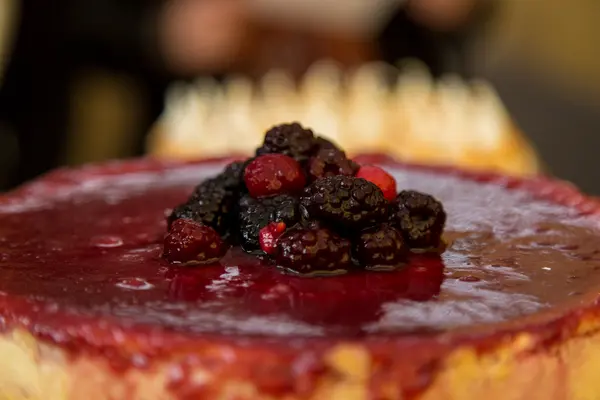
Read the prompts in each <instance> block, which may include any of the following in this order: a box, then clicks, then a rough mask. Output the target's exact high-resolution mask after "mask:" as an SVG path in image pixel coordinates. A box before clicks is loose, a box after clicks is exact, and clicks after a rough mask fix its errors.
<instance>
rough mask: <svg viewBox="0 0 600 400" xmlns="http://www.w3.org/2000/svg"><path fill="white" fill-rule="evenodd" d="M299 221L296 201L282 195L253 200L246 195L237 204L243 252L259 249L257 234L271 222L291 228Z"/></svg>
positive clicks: (291, 197)
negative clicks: (281, 223)
mask: <svg viewBox="0 0 600 400" xmlns="http://www.w3.org/2000/svg"><path fill="white" fill-rule="evenodd" d="M299 219H300V215H299V213H298V199H296V198H295V197H293V196H290V195H287V194H282V195H278V196H271V197H261V198H260V199H255V198H253V197H251V196H249V195H246V196H244V197H242V198H241V199H240V203H239V229H240V242H241V245H242V247H243V248H244V250H246V251H254V250H259V249H260V240H259V233H260V230H261V229H262V228H264V227H265V226H267V225H268V224H269V223H271V222H284V223H285V224H286V226H293V225H294V224H296V222H298V220H299Z"/></svg>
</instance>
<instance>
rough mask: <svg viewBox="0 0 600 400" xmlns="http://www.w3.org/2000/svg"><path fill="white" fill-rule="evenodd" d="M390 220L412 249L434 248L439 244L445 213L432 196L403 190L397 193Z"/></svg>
mask: <svg viewBox="0 0 600 400" xmlns="http://www.w3.org/2000/svg"><path fill="white" fill-rule="evenodd" d="M392 208H393V211H392V214H391V218H390V221H391V222H392V223H393V224H394V225H395V226H396V227H397V228H398V229H400V231H401V232H402V235H403V236H404V239H405V241H406V242H407V244H408V245H409V246H410V247H411V248H414V249H426V248H436V247H438V246H439V245H440V239H441V237H442V232H443V231H444V224H445V223H446V213H445V212H444V207H443V206H442V203H440V202H439V201H438V200H436V199H435V198H434V197H432V196H430V195H428V194H424V193H420V192H416V191H414V190H404V191H402V192H400V193H399V194H398V196H397V197H396V200H395V201H394V204H393V205H392Z"/></svg>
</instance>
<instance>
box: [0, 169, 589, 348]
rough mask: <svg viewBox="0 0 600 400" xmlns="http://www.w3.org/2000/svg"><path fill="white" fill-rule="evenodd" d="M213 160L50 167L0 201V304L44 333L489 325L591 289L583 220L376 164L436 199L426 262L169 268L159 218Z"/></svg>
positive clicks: (437, 176)
mask: <svg viewBox="0 0 600 400" xmlns="http://www.w3.org/2000/svg"><path fill="white" fill-rule="evenodd" d="M382 161H383V160H382ZM221 165H222V163H219V162H208V163H205V164H198V165H184V166H172V167H169V168H164V169H163V168H162V167H160V166H159V167H157V168H155V170H154V171H152V168H150V169H151V171H147V170H148V168H145V171H142V172H135V171H133V172H130V173H128V174H124V175H120V174H119V168H116V169H115V171H113V173H114V176H113V177H106V176H105V175H104V174H100V175H99V176H97V177H94V174H93V173H90V176H86V173H85V171H80V172H78V173H79V174H80V175H81V176H78V177H77V179H75V178H74V176H76V174H75V175H73V174H71V175H69V174H68V173H67V174H63V175H61V173H58V174H55V175H53V176H51V177H50V178H48V179H46V180H45V181H44V180H42V181H40V182H38V183H35V184H33V185H32V186H30V187H28V188H25V189H23V190H22V191H21V192H18V193H16V194H14V195H13V196H12V197H11V196H8V197H5V198H4V199H3V201H2V202H0V293H1V294H2V295H3V296H0V310H2V311H3V314H5V315H6V316H8V317H10V318H11V319H13V320H15V319H16V320H23V319H26V320H27V322H28V323H29V324H33V325H34V326H36V329H37V330H39V331H43V332H44V333H45V334H50V335H54V336H57V337H59V338H60V337H62V336H61V335H68V332H67V331H66V328H64V325H65V323H66V321H69V323H73V324H75V323H77V321H78V318H81V319H82V320H83V319H86V320H90V321H102V323H103V324H105V325H106V326H110V325H112V324H114V325H115V326H119V327H131V328H134V327H135V328H136V329H138V328H139V329H142V330H143V329H152V330H153V331H156V329H158V330H164V331H172V332H177V333H186V334H193V335H196V334H217V335H221V334H225V335H251V336H267V337H277V336H293V337H313V336H325V337H333V336H338V337H357V336H364V335H367V334H368V335H370V336H373V335H379V334H381V335H388V334H393V333H400V332H402V333H409V332H417V331H423V330H426V331H432V330H433V331H435V330H446V329H451V328H456V327H461V326H466V325H469V324H485V323H494V322H501V321H504V320H508V319H513V318H516V317H519V316H523V315H526V314H531V313H535V312H538V311H540V310H543V309H546V308H548V307H550V306H552V305H555V304H559V303H560V304H567V303H573V304H576V303H577V302H578V298H579V296H580V295H582V294H583V293H587V292H590V291H594V290H596V289H598V288H599V287H600V273H598V272H596V270H598V269H600V240H598V239H599V233H598V230H597V219H596V217H595V216H587V217H582V216H580V212H579V211H577V210H575V209H574V208H573V207H566V206H561V205H556V204H552V203H550V202H548V201H546V200H534V199H532V197H533V196H532V195H531V194H530V193H528V192H527V191H523V190H507V189H506V188H505V187H504V186H503V185H499V184H497V183H480V182H475V181H472V180H469V179H465V178H463V177H459V176H456V175H453V174H445V173H440V172H435V171H426V170H410V169H406V168H404V167H401V166H395V165H392V164H389V163H387V164H386V165H385V166H386V168H387V169H388V170H389V171H390V172H392V173H393V174H394V175H395V177H396V179H397V181H398V187H399V188H401V189H404V188H409V189H417V190H422V191H425V192H428V193H432V194H434V195H436V196H437V197H439V198H440V199H441V200H442V201H443V203H444V205H445V207H446V209H447V212H448V215H449V218H448V225H447V234H446V239H447V240H448V241H449V243H450V245H449V248H448V250H447V251H446V252H445V253H444V254H443V256H442V257H441V258H439V257H436V256H432V255H421V256H413V257H412V258H411V262H410V263H409V265H408V266H407V267H406V268H405V269H404V270H401V271H396V272H391V273H390V272H380V273H374V272H371V273H357V274H351V275H347V276H340V277H335V278H311V279H307V278H298V277H292V276H289V275H282V274H281V273H280V272H279V271H277V270H275V269H273V268H271V267H269V266H268V265H266V263H261V262H260V261H259V260H257V259H256V258H254V257H250V256H247V255H245V254H243V253H242V252H241V251H239V250H238V249H233V250H232V251H231V252H230V253H229V254H228V255H227V257H225V258H224V259H223V260H222V262H221V264H220V265H214V266H205V267H195V268H186V267H173V266H169V265H168V264H167V263H165V262H164V261H163V260H162V259H161V257H160V252H161V245H160V243H161V239H162V237H163V234H164V231H165V219H164V215H165V212H167V211H168V209H169V208H170V207H172V206H173V205H176V204H177V203H178V202H180V201H181V200H183V199H185V198H186V196H187V195H188V194H189V191H190V188H191V187H192V186H193V185H195V184H196V183H198V182H199V181H200V180H202V179H203V178H205V177H206V176H210V175H212V174H214V173H216V172H217V171H218V170H219V168H220V166H221ZM105 172H106V171H104V173H105ZM121 172H122V171H121ZM82 178H85V179H82ZM480 178H481V177H480ZM70 179H72V180H74V181H79V180H84V181H85V182H86V183H85V184H76V185H72V184H71V183H70V182H69V180H70ZM479 180H482V179H479ZM483 180H485V179H483ZM509 186H510V182H509ZM23 193H25V196H23ZM17 304H18V305H19V306H18V307H17V306H16V305H17ZM49 315H50V316H51V317H49ZM36 323H38V325H35V324H36Z"/></svg>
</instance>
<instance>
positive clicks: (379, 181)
mask: <svg viewBox="0 0 600 400" xmlns="http://www.w3.org/2000/svg"><path fill="white" fill-rule="evenodd" d="M356 177H357V178H363V179H366V180H368V181H370V182H373V183H374V184H376V185H377V186H378V187H379V189H381V191H382V192H383V196H384V197H385V198H386V199H387V200H388V201H392V200H394V199H395V198H396V180H395V179H394V177H393V176H391V175H390V174H388V173H387V172H385V171H384V170H383V169H381V168H379V167H376V166H374V165H364V166H362V167H360V169H359V170H358V172H357V173H356Z"/></svg>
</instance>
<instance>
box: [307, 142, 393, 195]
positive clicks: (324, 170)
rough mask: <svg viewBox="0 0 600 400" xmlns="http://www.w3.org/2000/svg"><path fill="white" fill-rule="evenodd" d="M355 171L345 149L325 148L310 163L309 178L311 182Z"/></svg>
mask: <svg viewBox="0 0 600 400" xmlns="http://www.w3.org/2000/svg"><path fill="white" fill-rule="evenodd" d="M355 173H356V169H355V165H354V164H353V163H352V162H351V161H350V160H348V159H347V158H346V154H345V153H344V152H343V151H340V150H337V149H332V148H323V149H321V150H319V152H318V153H317V155H316V156H314V157H313V158H311V159H310V161H309V163H308V179H309V180H310V181H311V182H312V181H315V180H317V179H319V178H325V177H328V176H335V175H346V176H354V174H355ZM394 195H395V193H394Z"/></svg>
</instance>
